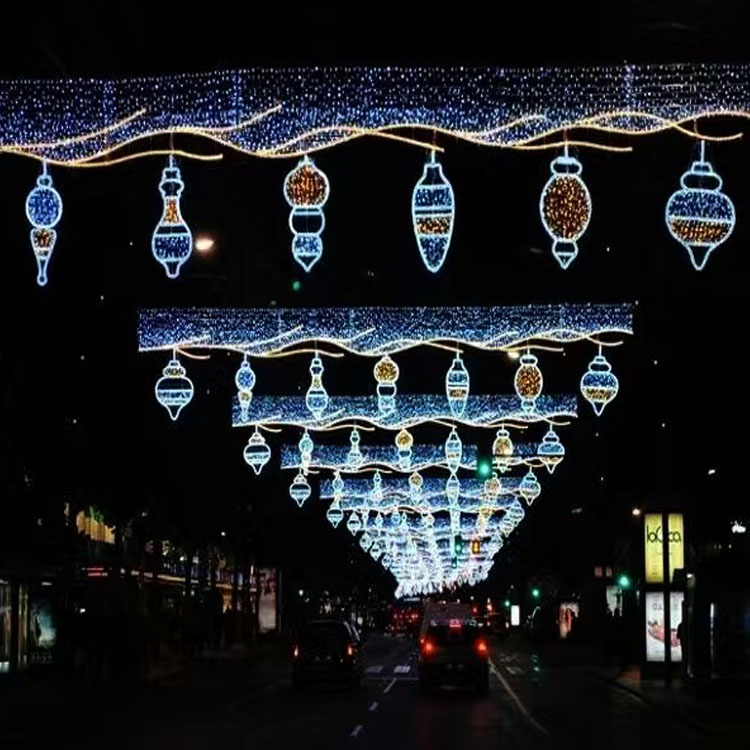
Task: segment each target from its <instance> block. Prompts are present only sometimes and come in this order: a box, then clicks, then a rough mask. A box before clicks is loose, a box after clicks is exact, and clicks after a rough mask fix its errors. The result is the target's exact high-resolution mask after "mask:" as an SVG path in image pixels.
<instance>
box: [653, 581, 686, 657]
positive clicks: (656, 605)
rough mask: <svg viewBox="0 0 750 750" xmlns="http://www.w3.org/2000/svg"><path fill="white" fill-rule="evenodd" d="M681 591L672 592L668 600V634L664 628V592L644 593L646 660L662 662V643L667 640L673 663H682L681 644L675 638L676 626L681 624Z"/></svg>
mask: <svg viewBox="0 0 750 750" xmlns="http://www.w3.org/2000/svg"><path fill="white" fill-rule="evenodd" d="M684 597H685V595H684V594H683V593H682V591H672V592H671V593H670V599H669V619H670V621H671V622H670V627H669V632H667V629H666V628H665V627H664V592H663V591H647V592H646V660H647V661H652V662H656V661H659V662H663V661H664V655H665V654H664V643H665V640H666V639H668V640H669V644H670V648H671V649H672V650H671V653H670V657H671V659H672V661H673V662H678V661H682V644H681V643H680V641H679V639H678V638H677V626H678V625H679V624H680V623H681V622H682V600H683V599H684Z"/></svg>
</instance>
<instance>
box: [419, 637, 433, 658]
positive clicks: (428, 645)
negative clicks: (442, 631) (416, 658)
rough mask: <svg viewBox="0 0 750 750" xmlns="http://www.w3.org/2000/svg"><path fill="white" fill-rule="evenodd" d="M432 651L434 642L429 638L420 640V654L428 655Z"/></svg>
mask: <svg viewBox="0 0 750 750" xmlns="http://www.w3.org/2000/svg"><path fill="white" fill-rule="evenodd" d="M433 653H435V644H434V643H433V642H432V641H431V640H430V639H429V638H425V639H424V640H423V641H422V654H423V655H424V656H429V655H430V654H433Z"/></svg>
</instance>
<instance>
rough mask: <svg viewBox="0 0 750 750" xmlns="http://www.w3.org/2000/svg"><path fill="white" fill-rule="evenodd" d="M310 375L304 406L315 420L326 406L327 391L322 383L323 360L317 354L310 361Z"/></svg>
mask: <svg viewBox="0 0 750 750" xmlns="http://www.w3.org/2000/svg"><path fill="white" fill-rule="evenodd" d="M310 375H311V380H310V387H309V388H308V389H307V395H306V396H305V406H306V407H307V410H308V411H309V412H310V413H311V414H312V415H313V417H315V419H316V421H317V420H320V418H321V417H322V416H323V412H324V411H325V410H326V409H327V408H328V391H326V389H325V386H324V385H323V361H322V360H321V358H320V357H319V356H318V355H317V354H316V355H315V356H314V357H313V358H312V362H311V363H310Z"/></svg>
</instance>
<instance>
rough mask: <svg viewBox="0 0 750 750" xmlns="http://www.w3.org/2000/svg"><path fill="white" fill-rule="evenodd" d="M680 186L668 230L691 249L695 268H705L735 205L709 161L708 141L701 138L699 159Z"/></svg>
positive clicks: (729, 224) (669, 212) (729, 228)
mask: <svg viewBox="0 0 750 750" xmlns="http://www.w3.org/2000/svg"><path fill="white" fill-rule="evenodd" d="M680 186H681V187H682V189H681V190H678V191H677V192H675V193H672V195H671V197H670V198H669V200H668V201H667V207H666V212H665V218H666V222H667V229H669V233H670V234H671V235H672V237H674V238H675V239H676V240H677V242H679V243H680V244H681V245H682V246H683V247H684V248H685V249H686V250H687V251H688V255H689V256H690V262H691V263H692V264H693V267H694V268H695V270H696V271H702V270H703V269H704V268H705V266H706V263H707V262H708V258H709V256H710V255H711V253H712V252H713V250H714V249H715V248H716V247H718V246H719V245H721V243H722V242H724V241H725V240H726V239H727V238H728V237H729V235H730V234H731V233H732V230H733V229H734V223H735V211H734V204H733V203H732V201H731V200H730V199H729V197H728V196H726V195H725V194H724V193H722V192H721V186H722V179H721V177H719V175H718V174H716V172H714V168H713V166H711V162H708V161H706V142H705V141H701V156H700V159H699V160H698V161H694V162H693V164H692V165H691V167H690V169H689V170H688V171H687V172H685V173H684V174H683V175H682V177H681V178H680Z"/></svg>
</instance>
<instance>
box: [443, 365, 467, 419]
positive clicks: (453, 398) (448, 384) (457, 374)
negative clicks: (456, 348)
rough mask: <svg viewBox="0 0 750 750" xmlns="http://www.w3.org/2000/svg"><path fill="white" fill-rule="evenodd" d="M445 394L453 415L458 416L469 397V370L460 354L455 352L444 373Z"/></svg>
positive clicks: (462, 411)
mask: <svg viewBox="0 0 750 750" xmlns="http://www.w3.org/2000/svg"><path fill="white" fill-rule="evenodd" d="M445 395H446V396H447V397H448V406H450V410H451V414H453V416H454V417H460V416H461V415H462V414H463V413H464V409H465V408H466V401H467V399H468V398H469V371H468V370H467V369H466V366H465V365H464V361H463V359H461V355H460V354H456V357H455V359H454V360H453V363H452V364H451V366H450V369H449V370H448V372H447V373H446V375H445Z"/></svg>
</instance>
